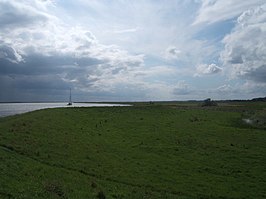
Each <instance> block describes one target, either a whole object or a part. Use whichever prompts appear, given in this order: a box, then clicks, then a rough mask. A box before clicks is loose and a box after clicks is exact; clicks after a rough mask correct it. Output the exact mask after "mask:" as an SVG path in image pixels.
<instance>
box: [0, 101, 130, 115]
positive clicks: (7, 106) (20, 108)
mask: <svg viewBox="0 0 266 199" xmlns="http://www.w3.org/2000/svg"><path fill="white" fill-rule="evenodd" d="M106 106H130V105H127V104H104V103H73V104H72V105H71V106H68V105H67V102H61V103H0V117H5V116H9V115H16V114H20V113H26V112H30V111H35V110H40V109H45V108H59V107H106Z"/></svg>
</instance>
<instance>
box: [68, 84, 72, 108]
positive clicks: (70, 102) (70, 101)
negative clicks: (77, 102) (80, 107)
mask: <svg viewBox="0 0 266 199" xmlns="http://www.w3.org/2000/svg"><path fill="white" fill-rule="evenodd" d="M67 105H68V106H71V105H72V100H71V88H70V93H69V102H68V104H67Z"/></svg>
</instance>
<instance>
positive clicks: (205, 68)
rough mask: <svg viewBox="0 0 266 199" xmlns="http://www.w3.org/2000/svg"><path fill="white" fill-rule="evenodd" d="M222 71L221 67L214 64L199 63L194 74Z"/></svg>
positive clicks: (209, 73)
mask: <svg viewBox="0 0 266 199" xmlns="http://www.w3.org/2000/svg"><path fill="white" fill-rule="evenodd" d="M221 71H222V68H221V67H219V66H217V65H216V64H209V65H208V64H200V65H198V66H197V67H196V72H197V73H196V74H195V75H196V76H200V75H211V74H216V73H219V72H221Z"/></svg>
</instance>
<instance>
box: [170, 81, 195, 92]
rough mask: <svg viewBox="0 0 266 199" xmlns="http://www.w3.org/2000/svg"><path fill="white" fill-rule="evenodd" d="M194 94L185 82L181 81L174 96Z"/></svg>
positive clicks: (175, 89)
mask: <svg viewBox="0 0 266 199" xmlns="http://www.w3.org/2000/svg"><path fill="white" fill-rule="evenodd" d="M191 93H192V90H191V88H190V86H189V84H187V83H186V82H185V81H179V82H178V83H177V85H176V86H175V87H174V88H173V94H174V95H189V94H191Z"/></svg>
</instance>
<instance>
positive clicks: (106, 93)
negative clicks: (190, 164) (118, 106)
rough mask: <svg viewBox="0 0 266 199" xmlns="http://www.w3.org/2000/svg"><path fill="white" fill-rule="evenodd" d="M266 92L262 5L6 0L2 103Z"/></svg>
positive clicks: (0, 30)
mask: <svg viewBox="0 0 266 199" xmlns="http://www.w3.org/2000/svg"><path fill="white" fill-rule="evenodd" d="M70 88H71V89H72V98H73V100H74V101H155V100H201V99H206V98H212V99H217V100H218V99H221V100H225V99H251V98H254V97H264V96H265V94H266V2H265V0H252V1H250V0H135V1H132V0H12V1H11V0H0V90H1V91H0V102H16V101H19V102H30V101H67V100H68V98H69V89H70Z"/></svg>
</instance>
